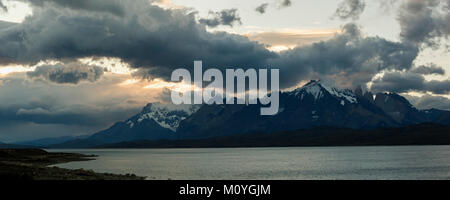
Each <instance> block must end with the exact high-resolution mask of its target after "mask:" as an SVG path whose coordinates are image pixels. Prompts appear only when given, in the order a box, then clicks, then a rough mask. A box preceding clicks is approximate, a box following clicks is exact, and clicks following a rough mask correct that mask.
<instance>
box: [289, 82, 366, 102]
mask: <svg viewBox="0 0 450 200" xmlns="http://www.w3.org/2000/svg"><path fill="white" fill-rule="evenodd" d="M292 93H293V94H294V95H295V96H297V97H300V98H301V99H303V98H304V96H305V94H311V95H312V96H314V99H315V100H316V101H317V100H319V99H321V98H322V97H324V95H326V94H330V95H331V96H334V97H336V98H338V99H340V100H341V104H343V105H344V104H345V102H349V103H358V100H357V98H356V95H355V94H354V93H353V92H352V91H351V90H348V89H338V88H335V87H332V86H329V85H327V84H324V83H322V82H321V81H320V80H319V81H316V80H311V81H310V82H309V83H307V84H306V85H304V86H303V87H301V88H298V89H296V90H294V91H293V92H292Z"/></svg>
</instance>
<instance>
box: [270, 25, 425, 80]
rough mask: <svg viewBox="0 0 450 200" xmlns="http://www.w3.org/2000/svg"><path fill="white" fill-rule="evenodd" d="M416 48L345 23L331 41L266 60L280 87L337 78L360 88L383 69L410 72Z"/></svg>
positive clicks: (415, 55) (416, 51)
mask: <svg viewBox="0 0 450 200" xmlns="http://www.w3.org/2000/svg"><path fill="white" fill-rule="evenodd" d="M417 54H418V49H417V48H415V47H414V46H410V45H408V44H403V43H397V42H391V41H387V40H385V39H382V38H378V37H363V36H361V33H360V31H359V29H358V27H357V26H356V25H354V24H347V25H346V26H345V27H344V28H343V33H342V34H340V35H337V36H335V37H334V38H332V39H330V40H327V41H323V42H318V43H315V44H312V45H311V46H302V47H298V48H295V49H293V50H290V51H285V52H282V53H281V54H280V58H278V59H270V60H269V63H270V64H269V66H277V67H280V68H281V70H280V74H281V75H282V76H283V78H281V84H282V85H284V86H287V85H289V83H290V82H296V80H297V81H298V80H302V79H303V80H304V79H308V78H314V77H315V78H321V79H323V78H327V77H328V78H330V79H341V81H342V83H343V84H342V85H343V86H348V87H354V86H357V85H364V84H365V83H367V82H369V81H370V80H371V79H372V77H373V76H374V75H375V74H377V73H379V72H380V71H383V70H390V69H397V70H403V69H410V68H411V67H412V63H413V61H414V60H415V58H416V57H417Z"/></svg>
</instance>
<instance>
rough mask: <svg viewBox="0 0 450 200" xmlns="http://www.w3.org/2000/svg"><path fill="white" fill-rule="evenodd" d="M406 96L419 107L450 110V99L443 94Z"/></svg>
mask: <svg viewBox="0 0 450 200" xmlns="http://www.w3.org/2000/svg"><path fill="white" fill-rule="evenodd" d="M405 97H406V98H407V99H408V100H410V101H411V102H412V104H413V105H414V106H415V107H416V108H418V109H432V108H434V109H442V110H450V99H448V98H445V97H441V96H432V95H428V94H426V95H424V96H422V97H412V96H407V95H405Z"/></svg>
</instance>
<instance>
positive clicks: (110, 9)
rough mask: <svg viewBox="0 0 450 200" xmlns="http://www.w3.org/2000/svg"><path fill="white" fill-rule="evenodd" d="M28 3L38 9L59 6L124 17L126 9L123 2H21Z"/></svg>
mask: <svg viewBox="0 0 450 200" xmlns="http://www.w3.org/2000/svg"><path fill="white" fill-rule="evenodd" d="M19 1H23V2H27V3H30V4H32V5H33V6H37V7H43V8H44V7H48V6H57V7H62V8H70V9H75V10H84V11H92V12H106V13H111V14H114V15H118V16H122V15H123V14H124V9H123V7H122V5H121V0H107V1H104V0H76V1H73V0H19Z"/></svg>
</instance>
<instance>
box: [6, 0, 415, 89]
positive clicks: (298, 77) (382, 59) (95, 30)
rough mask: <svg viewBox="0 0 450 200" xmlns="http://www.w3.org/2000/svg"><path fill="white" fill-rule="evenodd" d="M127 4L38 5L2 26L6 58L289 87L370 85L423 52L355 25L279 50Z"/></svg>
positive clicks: (191, 19) (180, 13)
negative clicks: (68, 8) (275, 72)
mask: <svg viewBox="0 0 450 200" xmlns="http://www.w3.org/2000/svg"><path fill="white" fill-rule="evenodd" d="M121 5H122V7H123V10H124V11H125V12H124V15H123V17H117V16H111V15H109V14H102V13H95V14H94V13H90V12H76V11H73V12H70V13H67V12H65V11H61V10H60V9H57V8H55V7H51V6H50V7H46V8H39V9H35V10H34V14H33V17H29V18H26V19H25V21H24V22H23V23H22V24H18V25H15V26H11V27H8V28H6V29H2V30H0V42H1V43H2V46H0V61H2V62H7V61H9V62H17V63H23V64H30V63H36V62H39V61H40V60H48V59H57V60H59V59H77V58H82V57H90V56H99V57H102V56H104V57H117V58H120V59H122V60H123V61H124V62H126V63H128V64H130V66H131V67H133V68H138V69H139V71H138V72H137V74H139V75H140V76H143V77H146V78H162V79H164V80H168V79H169V78H170V75H171V73H172V71H173V70H174V69H176V68H180V67H183V68H188V69H192V66H193V61H194V60H203V61H204V65H205V67H215V68H220V69H225V68H230V67H233V68H259V67H264V68H268V67H273V68H280V69H281V70H280V73H281V74H280V75H281V79H280V80H281V81H282V82H281V87H283V88H287V87H291V86H294V85H296V84H297V83H298V82H299V81H302V80H306V79H310V78H322V77H325V78H335V79H341V80H342V81H345V82H346V83H345V86H347V85H350V86H353V85H354V84H356V85H360V84H362V85H363V84H365V83H367V82H369V81H370V80H371V79H372V76H373V75H375V74H377V73H379V72H380V71H382V70H385V69H395V70H404V69H410V68H411V65H412V62H413V61H414V59H415V58H416V56H417V53H418V49H417V48H416V46H414V45H410V44H409V43H398V42H391V41H388V40H385V39H382V38H378V37H364V36H362V35H361V34H360V30H359V27H358V26H356V25H354V24H348V25H346V26H345V27H344V28H343V33H341V34H338V35H336V36H335V37H334V38H332V39H330V40H328V41H324V42H319V43H315V44H313V45H309V46H301V47H298V48H295V49H292V50H288V51H284V52H281V53H274V52H271V51H269V50H267V49H266V48H265V46H264V45H263V44H260V43H257V42H252V41H250V40H249V39H248V38H246V37H243V36H240V35H235V34H229V33H225V32H216V33H210V32H208V31H206V29H205V26H204V25H202V24H199V23H198V22H197V21H196V20H195V16H194V15H195V14H189V13H187V12H186V11H184V10H164V9H162V8H160V7H157V6H152V5H150V4H149V3H148V1H145V0H136V1H133V3H132V4H126V3H123V4H121ZM231 16H233V15H231ZM234 18H235V17H225V19H224V20H223V22H225V24H227V23H231V21H233V20H232V19H234Z"/></svg>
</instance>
